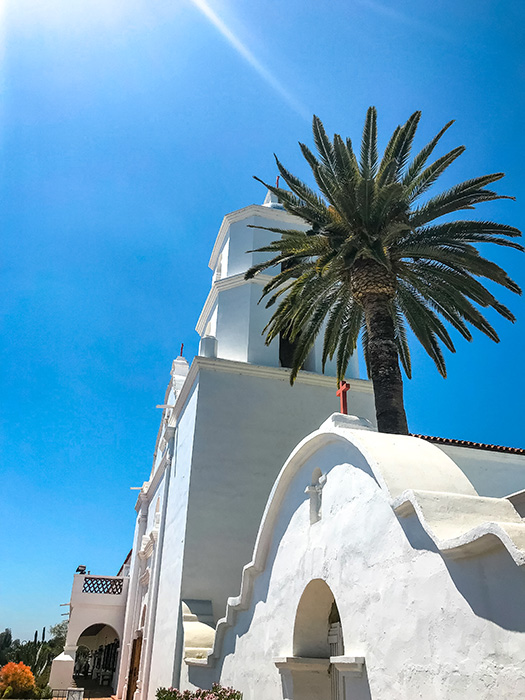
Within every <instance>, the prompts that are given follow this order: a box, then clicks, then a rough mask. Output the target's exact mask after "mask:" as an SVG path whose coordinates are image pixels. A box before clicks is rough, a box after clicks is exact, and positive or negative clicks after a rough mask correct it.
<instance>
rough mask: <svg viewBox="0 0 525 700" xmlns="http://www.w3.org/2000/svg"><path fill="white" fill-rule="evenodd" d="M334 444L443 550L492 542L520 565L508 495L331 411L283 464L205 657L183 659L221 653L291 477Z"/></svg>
mask: <svg viewBox="0 0 525 700" xmlns="http://www.w3.org/2000/svg"><path fill="white" fill-rule="evenodd" d="M334 445H337V446H342V447H343V448H344V450H345V453H346V456H345V462H346V463H347V464H348V465H350V466H351V467H352V468H356V469H361V470H363V471H365V472H367V473H368V474H369V475H370V476H371V477H372V478H373V479H374V480H375V481H376V483H377V484H378V487H379V488H380V489H381V490H382V491H383V492H385V493H386V495H387V497H388V499H389V501H390V504H391V506H392V508H393V509H394V511H395V512H396V513H397V514H398V515H399V516H401V517H404V516H407V515H410V514H414V513H415V514H416V515H417V517H418V518H419V520H420V521H421V524H422V526H423V528H424V529H425V531H426V532H427V534H428V535H429V536H430V537H431V539H432V540H433V541H434V543H435V544H436V545H437V547H438V548H439V550H441V552H442V553H443V554H445V555H449V556H452V557H461V556H469V555H471V554H476V553H478V552H480V551H482V550H483V549H486V548H492V547H493V546H494V544H495V542H497V543H500V544H503V545H504V546H505V547H506V548H507V550H508V551H509V553H510V554H511V556H512V557H513V559H514V561H515V562H516V563H517V564H518V565H521V564H523V563H525V525H524V524H523V521H522V519H521V518H520V516H519V515H518V514H517V512H516V510H515V509H514V507H513V506H512V504H511V503H510V502H509V501H508V500H507V499H498V498H483V497H480V496H478V494H477V492H476V490H475V489H474V487H473V486H472V484H471V482H470V481H469V480H468V479H467V477H466V476H465V475H464V473H463V472H462V471H461V469H460V468H459V467H458V466H457V465H456V464H455V462H454V461H453V460H452V459H450V457H448V456H447V455H446V454H445V453H444V452H442V451H441V450H440V449H439V448H437V447H435V446H434V445H432V444H430V443H429V442H427V441H424V440H421V439H419V438H415V437H411V436H403V435H392V434H386V433H377V432H375V431H374V430H372V429H371V428H370V426H369V424H368V423H367V422H366V421H364V420H363V419H359V418H356V417H354V416H345V415H342V414H334V415H332V416H331V417H330V418H329V419H328V420H327V421H325V423H323V425H322V426H321V428H320V429H319V430H317V431H315V432H314V433H311V434H310V435H309V436H307V437H306V438H305V439H304V440H302V441H301V442H300V443H299V445H298V446H297V447H296V448H295V450H294V451H293V452H292V453H291V455H290V457H289V458H288V460H287V461H286V463H285V464H284V466H283V468H282V470H281V472H280V474H279V476H278V477H277V479H276V481H275V483H274V486H273V489H272V491H271V494H270V496H269V499H268V502H267V505H266V508H265V511H264V514H263V517H262V520H261V525H260V528H259V532H258V535H257V539H256V543H255V547H254V554H253V558H252V561H251V562H250V563H249V564H248V565H247V566H245V567H244V569H243V574H242V581H241V590H240V594H239V595H238V596H237V597H235V598H229V600H228V605H227V609H226V614H225V617H224V618H222V619H221V620H219V622H218V624H217V629H216V635H215V641H214V646H213V649H212V650H211V651H210V654H209V656H208V658H207V659H186V663H187V664H188V665H190V666H191V665H195V666H202V665H212V664H213V663H214V660H215V659H216V658H218V657H220V654H221V643H222V639H223V637H224V634H225V632H226V630H227V629H228V628H229V627H231V626H232V625H233V624H234V621H235V614H236V612H238V611H242V610H247V609H248V607H249V605H250V602H251V596H252V590H253V583H254V580H255V578H256V577H257V575H258V574H259V573H261V572H262V571H263V570H264V568H265V565H266V559H267V556H268V551H269V547H270V544H271V542H272V537H273V533H274V530H275V526H276V523H277V520H278V518H279V514H280V512H281V509H282V506H283V502H284V499H285V498H286V495H287V492H288V489H289V487H290V485H291V483H292V481H293V479H294V477H295V476H296V475H297V474H298V472H299V471H300V469H301V468H302V467H303V466H304V464H305V463H306V462H307V461H308V460H312V459H313V458H314V457H315V456H316V455H317V454H319V455H321V454H322V452H323V451H324V450H326V449H329V448H330V447H332V446H334ZM320 461H322V460H321V459H320ZM314 475H315V474H314ZM314 475H312V479H313V476H314Z"/></svg>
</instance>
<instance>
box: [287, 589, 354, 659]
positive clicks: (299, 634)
mask: <svg viewBox="0 0 525 700" xmlns="http://www.w3.org/2000/svg"><path fill="white" fill-rule="evenodd" d="M334 623H340V618H339V611H338V609H337V604H336V602H335V598H334V594H333V593H332V590H331V588H330V586H329V585H328V584H327V583H326V581H323V579H320V578H316V579H313V580H312V581H310V583H309V584H308V585H307V586H306V588H305V589H304V591H303V594H302V596H301V599H300V600H299V605H298V606H297V613H296V615H295V624H294V633H293V655H294V656H299V657H307V658H318V659H329V658H330V656H333V654H331V649H330V642H329V639H328V637H329V632H330V626H331V625H332V624H334ZM340 653H343V651H341V652H340Z"/></svg>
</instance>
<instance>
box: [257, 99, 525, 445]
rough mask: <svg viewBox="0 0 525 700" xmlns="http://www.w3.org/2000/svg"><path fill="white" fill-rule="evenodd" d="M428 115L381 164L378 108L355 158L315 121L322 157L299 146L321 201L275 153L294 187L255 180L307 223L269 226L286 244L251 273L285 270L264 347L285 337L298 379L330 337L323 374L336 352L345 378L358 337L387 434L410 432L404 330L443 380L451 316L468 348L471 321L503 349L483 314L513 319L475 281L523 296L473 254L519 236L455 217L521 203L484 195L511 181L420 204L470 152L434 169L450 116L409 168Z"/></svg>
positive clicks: (472, 183) (394, 140) (467, 186)
mask: <svg viewBox="0 0 525 700" xmlns="http://www.w3.org/2000/svg"><path fill="white" fill-rule="evenodd" d="M420 116H421V113H420V112H415V113H414V114H413V115H412V116H411V117H410V118H409V119H408V121H407V122H406V123H405V124H403V125H402V126H398V127H397V128H396V130H395V131H394V133H393V134H392V137H391V138H390V140H389V142H388V145H387V147H386V149H385V152H384V154H383V157H382V159H381V161H380V160H379V157H378V150H377V116H376V109H375V107H370V108H369V109H368V112H367V116H366V121H365V126H364V130H363V137H362V142H361V153H360V158H359V160H358V159H357V157H356V155H355V154H354V151H353V148H352V143H351V141H350V139H347V140H346V142H345V141H343V139H342V138H341V137H340V136H339V135H338V134H335V135H334V138H333V140H330V139H329V138H328V136H327V134H326V132H325V129H324V127H323V124H322V122H321V120H320V119H319V118H318V117H315V116H314V119H313V135H314V142H315V146H316V149H317V155H314V154H313V153H312V151H311V150H310V149H309V148H308V147H307V146H305V145H304V144H302V143H300V144H299V145H300V147H301V150H302V153H303V155H304V157H305V158H306V160H307V162H308V165H309V166H310V168H311V169H312V172H313V176H314V178H315V181H316V183H317V187H318V188H319V192H320V194H318V193H317V192H315V191H314V190H312V189H311V188H310V187H308V186H307V185H306V184H305V183H304V182H302V181H301V180H299V179H298V178H297V177H295V176H294V175H292V174H291V173H290V172H288V170H286V168H285V167H284V166H283V165H282V164H281V163H280V162H279V160H278V159H277V157H276V161H277V167H278V169H279V172H280V174H281V177H282V178H283V180H284V181H285V182H286V184H287V185H288V187H289V188H290V189H289V190H285V189H282V188H280V187H272V186H271V185H268V184H266V183H264V182H263V181H262V180H259V178H256V179H257V180H259V182H261V183H262V184H264V185H265V187H267V188H268V189H269V190H270V191H271V192H273V193H274V194H275V195H277V197H278V198H279V200H280V201H281V203H282V205H283V206H284V208H285V209H286V210H287V211H289V212H291V213H292V214H295V215H297V216H298V217H300V218H301V219H303V221H305V222H306V223H307V224H308V226H309V228H308V230H306V231H303V230H288V229H280V228H268V229H267V230H269V231H273V232H275V233H277V234H280V235H279V238H277V239H276V240H275V241H273V242H272V243H270V244H269V245H267V246H264V247H263V248H259V249H258V250H259V251H261V252H270V253H274V256H273V257H272V258H271V259H270V260H268V261H267V262H263V263H260V264H258V265H254V266H253V267H252V268H251V269H250V270H249V271H248V272H247V274H246V277H247V278H250V277H253V276H254V275H256V274H257V273H258V272H261V271H262V270H265V269H267V268H270V267H273V266H275V265H280V266H281V267H280V269H281V272H280V273H279V274H277V275H276V276H275V277H273V278H272V280H271V281H270V282H268V284H266V286H265V287H264V289H263V295H262V296H263V297H267V296H269V299H268V301H267V306H272V305H273V304H274V303H275V302H277V301H279V303H278V305H277V307H276V310H275V311H274V313H273V316H272V317H271V320H270V322H269V323H268V325H267V326H266V328H265V332H266V334H267V335H266V342H267V343H270V342H271V341H272V340H273V339H274V338H275V337H276V336H278V335H279V334H282V336H283V337H285V338H288V339H289V340H290V341H291V342H293V344H294V347H295V350H294V355H293V362H292V370H291V375H290V381H291V383H292V384H293V382H294V380H295V378H296V376H297V373H298V371H299V370H300V368H301V367H302V365H303V364H304V362H305V359H306V357H307V355H308V352H309V351H310V349H311V347H312V345H313V343H314V340H315V338H316V336H317V334H318V333H319V332H324V346H323V370H324V367H325V363H326V361H327V359H328V358H330V359H332V358H333V356H334V355H336V358H337V363H336V364H337V379H338V380H341V379H342V378H343V377H344V373H345V370H346V368H347V365H348V361H349V358H350V356H351V355H352V353H353V352H354V351H355V349H356V345H357V341H358V338H359V336H360V335H361V336H362V339H363V347H364V354H365V359H366V363H367V368H368V374H369V376H370V378H371V379H372V381H373V385H374V396H375V405H376V414H377V423H378V428H379V430H380V431H383V432H389V433H404V434H406V433H408V427H407V420H406V415H405V410H404V405H403V383H402V377H401V371H400V367H399V360H401V364H402V365H403V368H404V370H405V372H406V374H407V376H408V377H410V376H411V365H410V353H409V348H408V343H407V327H409V328H410V329H411V330H412V332H413V333H414V335H415V336H416V337H417V339H418V340H419V342H420V343H421V344H422V345H423V347H424V348H425V350H426V351H427V353H428V354H429V355H430V357H431V358H432V360H433V361H434V362H435V364H436V366H437V368H438V370H439V372H440V373H441V374H442V375H443V376H444V377H445V376H446V369H445V362H444V359H443V354H442V349H441V344H442V345H444V346H445V347H446V348H448V349H449V350H450V351H452V352H455V348H454V344H453V342H452V339H451V337H450V335H449V332H448V330H447V328H446V327H445V325H444V323H443V320H444V321H446V322H447V323H448V324H450V326H452V327H453V328H455V329H456V330H457V331H458V332H459V333H460V334H461V335H462V336H463V337H464V338H466V339H467V340H469V341H470V340H471V339H472V335H471V332H470V330H469V327H468V324H470V325H471V326H473V327H474V328H477V329H478V330H480V331H481V332H483V333H485V334H486V335H487V336H488V337H489V338H491V339H492V340H494V341H495V342H499V338H498V335H497V333H496V331H495V330H494V328H493V327H492V326H491V324H490V323H489V322H488V321H487V320H486V318H485V317H484V316H483V315H482V313H481V312H480V311H479V308H478V307H484V308H487V307H492V308H493V309H495V310H496V311H497V312H498V313H499V314H500V315H501V316H503V317H504V318H506V319H508V320H510V321H514V320H515V318H514V316H513V314H512V313H511V311H510V310H509V309H508V308H507V307H506V306H504V305H503V304H501V303H500V302H499V301H497V300H496V298H495V297H494V296H493V294H492V293H491V292H490V291H489V290H488V289H487V288H486V287H485V286H484V285H483V284H482V283H481V282H480V281H479V278H485V279H487V280H490V281H492V282H496V283H497V284H500V285H502V286H503V287H506V288H507V289H509V290H511V291H512V292H515V293H517V294H520V293H521V290H520V288H519V287H518V285H517V284H516V283H515V282H513V281H512V280H511V279H510V278H509V276H508V275H507V274H506V273H505V271H504V270H503V269H502V268H501V267H499V266H498V265H496V264H495V263H494V262H491V261H490V260H487V259H486V258H484V257H482V256H481V255H480V253H479V251H478V250H477V248H476V247H475V246H476V245H478V244H480V243H495V244H497V245H501V246H510V247H511V248H516V249H518V250H523V247H522V246H521V245H519V244H518V243H517V242H516V241H514V240H512V239H514V238H515V237H517V236H520V235H521V232H520V231H519V230H518V229H516V228H514V227H513V226H507V225H505V224H498V223H494V222H492V221H472V220H455V221H452V220H450V217H447V215H448V214H450V213H452V212H456V211H459V210H461V209H474V206H475V205H476V204H478V203H481V202H488V201H492V200H495V199H503V198H505V199H513V198H511V197H510V198H509V197H503V196H502V195H498V194H497V193H496V192H493V191H491V190H488V189H486V188H487V186H488V185H489V184H491V183H493V182H496V181H497V180H500V179H501V178H502V177H503V175H504V174H503V173H494V174H492V175H484V176H482V177H477V178H473V179H471V180H467V181H466V182H462V183H461V184H459V185H455V186H454V187H451V188H450V189H448V190H446V191H445V192H442V193H440V194H437V195H435V196H433V197H430V198H428V196H427V197H425V198H424V197H423V196H424V195H425V194H426V193H427V191H428V189H429V188H430V187H431V186H432V185H433V184H434V183H435V182H436V180H437V179H438V178H439V176H440V175H441V174H442V173H443V172H444V171H445V170H446V169H447V168H448V167H449V165H451V163H453V162H454V161H455V160H456V158H458V156H460V155H461V154H462V153H463V151H464V150H465V148H464V146H459V147H457V148H454V149H453V150H451V151H450V152H448V153H446V154H445V155H443V156H441V157H439V158H437V160H435V161H434V162H432V163H431V164H430V165H428V164H427V163H428V161H429V158H430V156H431V154H432V152H433V151H434V149H435V147H436V145H437V144H438V142H439V140H440V139H441V137H442V136H443V134H444V133H445V132H446V131H447V129H448V128H449V127H450V126H451V124H452V123H453V122H452V121H451V122H449V123H448V124H446V125H445V126H444V127H443V128H442V129H441V131H440V132H439V133H438V134H437V135H436V136H435V137H434V138H433V139H432V140H431V141H430V143H428V144H427V145H426V146H425V147H424V148H423V149H422V150H421V151H420V152H419V153H418V154H417V155H416V156H415V157H414V158H413V159H412V161H411V162H410V152H411V147H412V142H413V140H414V136H415V133H416V129H417V126H418V122H419V119H420ZM443 217H446V218H445V219H444V218H443ZM436 220H437V221H436Z"/></svg>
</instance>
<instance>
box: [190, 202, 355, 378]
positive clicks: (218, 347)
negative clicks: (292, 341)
mask: <svg viewBox="0 0 525 700" xmlns="http://www.w3.org/2000/svg"><path fill="white" fill-rule="evenodd" d="M259 226H264V227H271V228H284V229H286V228H294V229H299V230H306V229H307V224H305V223H304V221H302V220H301V219H299V218H297V217H296V216H294V215H292V214H290V213H289V212H287V211H285V210H284V209H283V207H282V205H281V204H280V203H279V201H278V199H277V198H276V197H275V195H273V194H272V193H271V192H268V194H267V195H266V198H265V200H264V203H263V204H262V205H251V206H248V207H244V208H243V209H238V210H237V211H234V212H232V213H231V214H227V215H226V216H225V217H224V219H223V222H222V225H221V227H220V230H219V233H218V235H217V239H216V241H215V245H214V247H213V251H212V254H211V258H210V262H209V267H210V268H211V269H212V270H213V277H212V286H211V290H210V293H209V294H208V298H207V299H206V302H205V304H204V308H203V310H202V313H201V315H200V317H199V320H198V322H197V326H196V330H197V332H198V333H199V335H200V336H201V341H200V348H199V355H201V356H204V357H210V358H214V357H216V358H219V359H223V360H234V361H237V362H247V363H250V364H255V365H262V366H265V367H286V366H289V360H287V357H288V358H289V357H290V354H291V351H290V348H289V347H287V341H286V339H285V338H282V339H281V342H279V341H278V339H277V338H276V339H275V340H274V341H273V342H272V343H271V344H270V345H266V344H265V339H264V335H263V334H262V332H263V329H264V327H265V326H266V324H267V323H268V321H269V320H270V318H271V315H272V312H273V309H267V308H266V306H265V302H264V301H262V302H261V303H259V300H260V298H261V293H262V288H263V286H264V285H265V284H266V283H267V282H268V280H270V279H271V275H270V274H268V273H266V274H262V273H261V274H259V275H257V276H256V277H255V278H254V279H250V280H245V279H244V275H245V273H246V271H247V270H248V269H249V268H250V267H251V266H252V265H255V264H256V263H259V262H263V261H264V260H267V259H269V257H271V254H269V253H256V252H249V251H254V250H256V249H257V248H260V247H262V246H265V245H267V244H268V243H270V242H271V241H272V240H274V239H275V238H276V236H277V235H278V234H275V233H272V232H271V231H266V230H262V229H260V228H252V227H259ZM276 272H277V271H276ZM273 308H275V307H273ZM322 344H323V337H322V332H321V333H320V334H319V336H318V338H317V340H316V342H315V345H314V347H313V348H312V350H311V352H310V354H309V356H308V358H307V360H306V362H305V365H304V369H305V370H306V371H310V372H315V373H317V374H321V373H322ZM324 373H325V374H326V375H328V376H335V374H336V368H335V361H334V362H330V361H328V362H327V364H326V366H325V372H324ZM358 376H359V368H358V361H357V354H355V355H354V356H353V357H352V358H351V360H350V364H349V366H348V370H347V377H349V378H357V377H358Z"/></svg>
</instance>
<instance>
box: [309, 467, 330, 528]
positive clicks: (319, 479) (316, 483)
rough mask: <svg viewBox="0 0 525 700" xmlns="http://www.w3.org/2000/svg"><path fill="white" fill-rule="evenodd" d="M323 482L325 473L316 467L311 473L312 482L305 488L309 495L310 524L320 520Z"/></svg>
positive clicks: (324, 482) (324, 481)
mask: <svg viewBox="0 0 525 700" xmlns="http://www.w3.org/2000/svg"><path fill="white" fill-rule="evenodd" d="M325 484H326V474H323V473H322V471H321V470H320V469H319V467H317V468H316V469H314V473H313V474H312V483H311V484H310V485H309V486H307V487H306V489H305V493H307V494H308V496H309V497H310V525H313V524H314V523H316V522H318V521H319V520H321V509H322V491H323V487H324V485H325Z"/></svg>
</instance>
